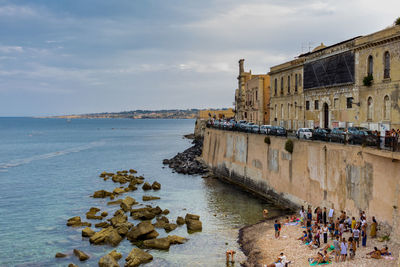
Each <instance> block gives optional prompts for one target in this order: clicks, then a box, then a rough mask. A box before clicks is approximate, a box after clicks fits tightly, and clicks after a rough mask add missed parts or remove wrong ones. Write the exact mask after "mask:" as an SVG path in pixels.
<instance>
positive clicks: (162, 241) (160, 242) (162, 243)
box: [143, 237, 171, 250]
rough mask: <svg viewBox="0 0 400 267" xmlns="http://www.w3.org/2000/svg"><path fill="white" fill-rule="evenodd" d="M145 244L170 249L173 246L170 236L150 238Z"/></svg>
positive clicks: (149, 246) (150, 246)
mask: <svg viewBox="0 0 400 267" xmlns="http://www.w3.org/2000/svg"><path fill="white" fill-rule="evenodd" d="M143 245H144V246H145V247H148V248H155V249H164V250H166V249H169V247H170V246H171V242H170V240H169V239H168V238H166V237H164V238H156V239H149V240H145V241H143Z"/></svg>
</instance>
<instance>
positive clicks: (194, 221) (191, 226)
mask: <svg viewBox="0 0 400 267" xmlns="http://www.w3.org/2000/svg"><path fill="white" fill-rule="evenodd" d="M185 222H186V227H187V229H188V231H192V232H196V231H201V230H202V229H203V225H202V223H201V221H200V216H199V215H195V214H189V213H188V214H186V216H185Z"/></svg>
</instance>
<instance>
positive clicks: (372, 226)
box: [371, 216, 378, 238]
mask: <svg viewBox="0 0 400 267" xmlns="http://www.w3.org/2000/svg"><path fill="white" fill-rule="evenodd" d="M377 225H378V223H377V222H376V220H375V216H372V224H371V238H375V237H376V230H377Z"/></svg>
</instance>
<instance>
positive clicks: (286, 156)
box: [202, 128, 400, 240]
mask: <svg viewBox="0 0 400 267" xmlns="http://www.w3.org/2000/svg"><path fill="white" fill-rule="evenodd" d="M264 138H265V135H258V134H249V133H240V132H231V131H222V130H216V129H208V128H207V129H206V130H205V133H204V144H203V152H202V158H203V160H204V162H205V163H206V164H207V165H208V166H209V167H210V168H212V169H213V171H214V172H215V173H216V174H217V175H219V176H221V177H223V178H224V179H226V180H228V181H230V182H232V183H235V184H238V185H240V186H242V187H244V188H246V189H247V190H249V191H252V192H254V193H256V194H258V195H260V196H262V197H265V198H269V199H272V200H274V201H275V202H277V203H279V204H281V205H284V206H289V207H298V206H301V205H305V206H307V205H311V206H312V207H317V206H322V207H327V208H334V209H335V211H336V214H338V213H339V212H340V210H345V211H346V212H347V213H348V214H349V215H350V216H356V217H358V214H359V211H360V210H364V211H365V212H366V213H367V216H368V217H372V216H375V217H376V218H377V220H378V222H379V223H380V224H381V226H382V229H385V231H383V230H382V232H381V234H383V232H386V231H387V232H389V231H390V234H391V238H392V239H393V238H394V239H397V240H400V214H399V207H400V196H399V193H400V153H392V152H389V151H381V150H377V149H374V148H367V147H365V148H363V147H361V146H351V145H341V144H334V143H326V142H315V141H314V142H310V141H302V140H297V139H295V140H293V142H294V150H293V153H292V154H290V153H288V152H287V151H286V150H285V149H284V147H285V142H286V140H287V139H286V138H280V137H270V140H271V143H270V144H269V145H268V144H266V143H265V140H264Z"/></svg>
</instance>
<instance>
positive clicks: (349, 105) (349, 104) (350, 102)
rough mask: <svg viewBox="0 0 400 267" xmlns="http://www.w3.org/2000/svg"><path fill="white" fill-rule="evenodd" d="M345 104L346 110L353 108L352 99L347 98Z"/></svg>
mask: <svg viewBox="0 0 400 267" xmlns="http://www.w3.org/2000/svg"><path fill="white" fill-rule="evenodd" d="M346 100H347V101H346V103H347V108H352V107H353V98H352V97H348V98H347V99H346Z"/></svg>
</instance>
